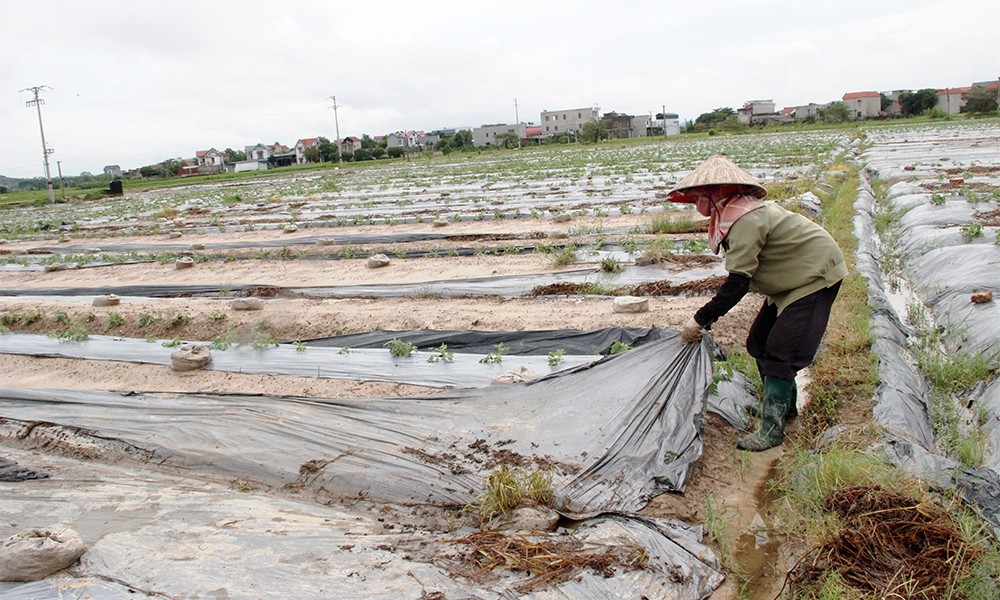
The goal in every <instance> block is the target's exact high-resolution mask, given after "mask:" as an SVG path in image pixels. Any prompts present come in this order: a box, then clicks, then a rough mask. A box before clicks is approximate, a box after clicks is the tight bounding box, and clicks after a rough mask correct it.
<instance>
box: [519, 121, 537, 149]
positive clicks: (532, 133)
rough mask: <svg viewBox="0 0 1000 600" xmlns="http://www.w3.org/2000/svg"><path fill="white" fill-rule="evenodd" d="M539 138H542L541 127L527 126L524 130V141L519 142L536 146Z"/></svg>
mask: <svg viewBox="0 0 1000 600" xmlns="http://www.w3.org/2000/svg"><path fill="white" fill-rule="evenodd" d="M541 137H542V126H541V125H527V126H526V127H525V128H524V139H523V140H521V141H522V142H530V143H534V144H537V143H538V142H539V139H540V138H541Z"/></svg>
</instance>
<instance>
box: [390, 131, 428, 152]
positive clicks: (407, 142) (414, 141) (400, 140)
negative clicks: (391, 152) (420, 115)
mask: <svg viewBox="0 0 1000 600" xmlns="http://www.w3.org/2000/svg"><path fill="white" fill-rule="evenodd" d="M424 135H426V134H425V133H424V132H423V131H413V130H412V129H411V130H408V131H395V132H393V133H390V134H389V135H387V136H385V145H386V148H417V147H419V146H420V142H419V141H418V140H419V139H420V138H421V137H422V136H424Z"/></svg>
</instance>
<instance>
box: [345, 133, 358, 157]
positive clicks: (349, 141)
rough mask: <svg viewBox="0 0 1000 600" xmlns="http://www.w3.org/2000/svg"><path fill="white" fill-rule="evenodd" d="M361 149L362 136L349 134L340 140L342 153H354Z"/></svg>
mask: <svg viewBox="0 0 1000 600" xmlns="http://www.w3.org/2000/svg"><path fill="white" fill-rule="evenodd" d="M360 149H361V138H359V137H354V136H353V135H349V136H347V137H345V138H344V139H342V140H340V153H341V154H354V151H355V150H360Z"/></svg>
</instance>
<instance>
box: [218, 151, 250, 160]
mask: <svg viewBox="0 0 1000 600" xmlns="http://www.w3.org/2000/svg"><path fill="white" fill-rule="evenodd" d="M222 153H223V154H225V155H226V160H228V161H229V162H239V161H241V160H246V159H247V153H246V152H244V151H242V150H233V149H232V148H226V149H225V150H223V151H222Z"/></svg>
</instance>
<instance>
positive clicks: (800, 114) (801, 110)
mask: <svg viewBox="0 0 1000 600" xmlns="http://www.w3.org/2000/svg"><path fill="white" fill-rule="evenodd" d="M826 107H827V105H826V104H816V103H815V102H810V103H809V104H803V105H802V106H796V107H795V118H796V119H806V118H809V117H815V116H816V112H817V111H818V110H820V109H821V108H826Z"/></svg>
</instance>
